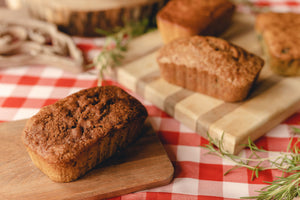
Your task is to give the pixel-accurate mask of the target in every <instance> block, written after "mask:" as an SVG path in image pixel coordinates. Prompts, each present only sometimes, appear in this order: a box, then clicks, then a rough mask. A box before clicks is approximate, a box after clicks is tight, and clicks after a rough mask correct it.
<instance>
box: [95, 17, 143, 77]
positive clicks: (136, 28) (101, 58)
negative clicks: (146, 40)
mask: <svg viewBox="0 0 300 200" xmlns="http://www.w3.org/2000/svg"><path fill="white" fill-rule="evenodd" d="M148 25H149V21H148V20H147V19H144V20H141V21H137V22H130V23H126V24H125V25H124V27H117V28H115V29H114V30H113V31H112V32H107V31H104V30H102V29H96V32H97V33H99V34H100V35H104V36H106V40H105V45H104V46H103V48H102V50H101V52H100V53H99V55H98V56H96V57H95V59H94V61H93V63H92V65H93V66H96V68H97V69H98V71H99V78H100V79H102V78H103V75H104V71H106V70H108V69H112V68H114V67H116V66H118V65H120V64H121V62H122V60H123V59H124V53H125V52H126V51H127V48H128V44H129V42H130V40H131V39H132V38H134V37H137V36H139V35H142V34H143V33H145V32H146V31H147V30H148Z"/></svg>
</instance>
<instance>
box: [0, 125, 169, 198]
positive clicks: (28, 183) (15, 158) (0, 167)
mask: <svg viewBox="0 0 300 200" xmlns="http://www.w3.org/2000/svg"><path fill="white" fill-rule="evenodd" d="M25 123H26V121H25V120H21V121H14V122H7V123H2V124H0V155H1V156H0V199H3V200H6V199H7V200H14V199H15V200H20V199H22V200H25V199H39V200H43V199H44V200H51V199H53V200H58V199H72V200H74V199H103V198H110V197H114V196H119V195H123V194H126V193H130V192H135V191H139V190H144V189H147V188H152V187H157V186H162V185H165V184H168V183H169V182H170V181H171V180H172V177H173V172H174V168H173V166H172V163H171V162H170V160H169V158H168V156H167V155H166V152H165V150H164V148H163V146H162V144H161V143H160V141H159V139H158V137H157V135H156V134H155V132H154V131H153V129H152V127H151V125H150V123H146V124H145V127H144V130H143V131H144V132H145V135H144V136H143V137H142V138H140V139H139V140H138V141H137V142H136V143H135V144H134V145H133V146H131V147H130V148H128V149H127V150H126V151H124V152H122V153H120V154H119V155H117V156H115V157H113V158H112V159H110V160H108V161H107V162H105V163H103V164H101V165H100V166H99V167H97V168H96V169H94V170H92V171H90V172H89V173H87V174H86V175H85V176H83V177H82V178H80V179H78V180H77V181H74V182H70V183H55V182H53V181H51V180H50V179H49V178H48V177H47V176H46V175H44V174H43V173H42V172H41V171H39V170H38V169H37V168H36V167H35V166H34V164H33V163H32V162H31V160H30V158H29V155H28V154H27V152H26V150H25V147H24V146H23V144H22V142H21V132H22V129H23V127H24V125H25Z"/></svg>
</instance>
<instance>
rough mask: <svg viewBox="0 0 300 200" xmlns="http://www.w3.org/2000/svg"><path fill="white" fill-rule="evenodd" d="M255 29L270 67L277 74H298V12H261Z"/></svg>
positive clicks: (299, 41) (299, 45) (299, 52)
mask: <svg viewBox="0 0 300 200" xmlns="http://www.w3.org/2000/svg"><path fill="white" fill-rule="evenodd" d="M255 29H256V32H257V33H258V34H259V38H260V39H261V42H262V46H263V49H264V51H265V53H266V55H267V58H268V61H269V65H270V67H271V69H272V70H273V71H274V72H275V73H277V74H279V75H284V76H292V75H300V14H296V13H274V12H268V13H262V14H259V15H258V16H257V18H256V24H255Z"/></svg>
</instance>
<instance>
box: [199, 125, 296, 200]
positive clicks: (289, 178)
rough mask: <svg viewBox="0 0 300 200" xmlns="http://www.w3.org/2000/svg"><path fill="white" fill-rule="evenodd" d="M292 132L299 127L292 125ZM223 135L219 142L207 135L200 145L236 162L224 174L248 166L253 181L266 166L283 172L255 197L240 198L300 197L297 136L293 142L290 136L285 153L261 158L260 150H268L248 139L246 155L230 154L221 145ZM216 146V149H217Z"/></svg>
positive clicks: (280, 199) (212, 152) (268, 199)
mask: <svg viewBox="0 0 300 200" xmlns="http://www.w3.org/2000/svg"><path fill="white" fill-rule="evenodd" d="M292 129H293V132H294V133H295V134H299V133H300V129H299V128H292ZM223 137H224V134H223V136H222V138H221V139H220V140H219V141H218V140H215V139H213V138H212V137H211V136H210V135H209V134H208V141H209V143H208V144H207V145H206V146H203V147H202V148H205V149H207V150H208V153H210V154H215V155H217V156H219V157H221V158H223V159H226V160H229V161H231V162H233V163H234V164H235V166H234V167H232V168H231V169H229V170H228V171H226V172H225V173H224V175H226V174H228V173H229V172H230V171H232V170H235V169H237V168H242V167H244V168H247V169H249V170H251V171H252V180H253V179H254V178H258V177H259V172H261V171H264V170H269V169H276V170H279V171H281V172H282V176H281V177H276V180H274V181H273V182H266V183H267V184H269V185H268V186H266V187H264V188H262V189H261V190H260V191H258V195H257V196H250V197H241V198H242V199H258V200H273V199H274V200H275V199H276V200H292V199H294V198H295V197H297V196H300V188H299V184H300V154H299V153H300V148H299V143H300V138H297V140H296V142H295V143H294V144H292V143H293V141H294V138H293V137H292V138H291V139H290V142H289V144H288V146H287V151H286V152H273V153H277V156H274V157H261V156H260V155H259V152H268V153H272V151H267V150H264V149H261V148H259V147H257V146H256V145H255V143H254V142H253V141H252V140H250V139H248V144H247V145H245V146H246V147H248V148H249V150H250V152H251V153H250V155H249V156H248V157H242V156H237V155H233V154H230V153H228V152H226V151H225V150H224V148H223V145H222V144H223ZM217 147H218V148H217Z"/></svg>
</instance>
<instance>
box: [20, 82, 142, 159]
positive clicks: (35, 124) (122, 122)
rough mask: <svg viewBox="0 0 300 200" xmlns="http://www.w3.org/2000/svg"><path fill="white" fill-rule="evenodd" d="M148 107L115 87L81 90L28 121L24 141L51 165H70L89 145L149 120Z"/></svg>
mask: <svg viewBox="0 0 300 200" xmlns="http://www.w3.org/2000/svg"><path fill="white" fill-rule="evenodd" d="M146 117H147V111H146V109H145V107H144V106H143V105H142V104H141V103H140V102H139V101H138V100H137V99H135V98H134V97H132V96H131V95H129V94H128V93H126V92H125V91H124V90H122V89H121V88H119V87H116V86H103V87H94V88H90V89H85V90H81V91H79V92H77V93H74V94H72V95H70V96H68V97H66V98H64V99H61V100H59V101H57V102H56V103H54V104H52V105H49V106H46V107H44V108H42V109H41V110H40V111H39V112H38V113H37V114H36V115H34V116H33V117H32V118H30V119H29V121H28V122H27V124H26V126H25V129H24V131H23V142H24V144H25V146H26V147H27V148H30V149H31V150H32V151H35V152H36V153H37V154H39V155H40V156H42V157H43V158H44V159H46V160H48V161H49V162H54V163H55V162H64V163H66V162H69V161H72V160H73V159H76V156H78V155H79V154H80V153H81V152H83V151H85V150H86V148H87V147H88V146H90V145H93V144H95V143H96V142H99V140H101V138H103V137H105V136H108V137H109V134H115V133H117V132H115V131H118V130H121V129H123V128H126V127H127V126H129V125H130V123H131V122H132V121H134V120H135V119H139V118H144V119H145V118H146Z"/></svg>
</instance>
